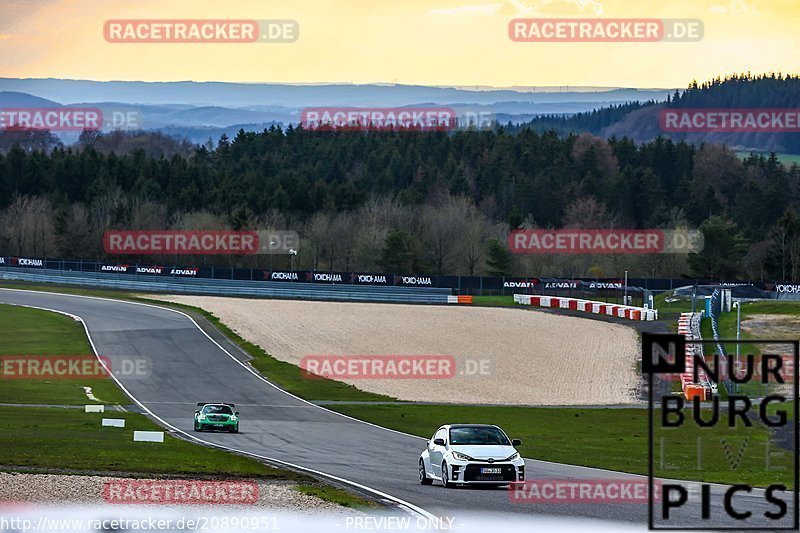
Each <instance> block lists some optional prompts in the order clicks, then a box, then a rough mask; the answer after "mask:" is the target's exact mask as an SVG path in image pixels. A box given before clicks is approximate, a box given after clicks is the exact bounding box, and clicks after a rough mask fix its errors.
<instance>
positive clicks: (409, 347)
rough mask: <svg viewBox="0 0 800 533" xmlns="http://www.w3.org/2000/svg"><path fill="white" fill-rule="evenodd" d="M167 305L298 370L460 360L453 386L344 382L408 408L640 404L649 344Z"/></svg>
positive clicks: (476, 316)
mask: <svg viewBox="0 0 800 533" xmlns="http://www.w3.org/2000/svg"><path fill="white" fill-rule="evenodd" d="M157 298H158V299H159V300H168V301H171V302H178V303H182V304H188V305H192V306H196V307H200V308H202V309H205V310H206V311H209V312H211V313H213V314H214V315H215V316H217V317H218V318H219V319H220V320H221V321H222V322H223V323H224V324H226V325H227V326H228V327H230V328H231V329H233V330H234V331H235V332H236V333H237V334H238V335H240V336H241V337H242V338H244V339H245V340H247V341H250V342H252V343H254V344H256V345H258V346H260V347H261V348H263V349H264V350H265V351H266V352H267V353H269V354H270V355H272V356H273V357H275V358H277V359H279V360H281V361H286V362H290V363H293V364H297V365H300V364H301V360H302V359H303V358H304V357H306V356H311V355H317V356H318V355H333V356H354V355H360V356H363V355H370V356H372V355H404V356H406V355H444V356H452V357H453V359H454V360H455V371H454V372H453V373H452V376H451V377H447V378H443V379H430V378H424V379H396V378H395V379H363V378H342V379H341V381H344V382H346V383H350V384H352V385H354V386H356V387H358V388H360V389H362V390H365V391H369V392H374V393H380V394H386V395H388V396H392V397H394V398H397V399H400V400H405V401H424V402H443V403H468V404H515V405H611V404H629V403H636V402H637V387H638V383H639V380H638V376H637V374H636V360H637V354H638V352H639V340H638V334H637V333H636V332H635V330H634V329H633V328H631V327H628V326H625V325H620V324H612V323H608V322H603V321H600V320H591V319H585V318H578V317H569V316H561V315H557V314H553V313H546V312H541V311H533V310H528V309H524V310H523V309H509V308H491V307H470V306H435V305H405V304H380V303H340V302H314V301H296V300H257V299H243V298H224V297H214V296H163V295H159V296H158V297H157ZM267 377H269V376H267ZM339 377H340V376H339ZM435 377H437V378H438V377H439V376H435Z"/></svg>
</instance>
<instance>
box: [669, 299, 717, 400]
mask: <svg viewBox="0 0 800 533" xmlns="http://www.w3.org/2000/svg"><path fill="white" fill-rule="evenodd" d="M702 318H703V314H702V313H681V316H680V317H679V318H678V333H680V334H681V335H684V336H685V337H686V339H687V340H689V341H692V340H694V341H699V340H702V337H701V335H700V320H701V319H702ZM695 355H698V356H700V357H702V356H703V345H702V344H700V343H687V344H686V354H685V357H686V371H685V372H684V373H683V374H681V375H680V380H681V388H682V389H683V395H684V396H685V397H686V399H687V400H691V399H692V398H695V397H697V398H700V400H701V401H705V400H710V399H711V396H712V395H713V394H715V393H716V392H717V387H716V385H715V384H713V383H711V380H710V379H709V378H708V376H707V375H706V373H705V371H704V370H703V369H702V368H700V369H698V371H697V381H695V379H694V356H695Z"/></svg>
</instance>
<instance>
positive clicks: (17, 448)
mask: <svg viewBox="0 0 800 533" xmlns="http://www.w3.org/2000/svg"><path fill="white" fill-rule="evenodd" d="M104 417H106V418H108V417H111V418H123V419H125V427H124V428H110V427H102V426H101V425H100V424H101V419H102V418H104ZM0 425H2V427H6V428H14V429H13V431H4V432H0V447H1V448H2V449H3V451H4V456H5V457H6V459H0V462H2V463H9V461H10V463H11V465H9V466H12V465H13V466H18V467H19V466H22V467H34V468H42V469H53V470H57V469H60V468H70V469H75V470H89V471H115V472H135V473H151V474H175V475H181V474H202V475H210V476H226V477H227V476H233V477H257V478H270V479H288V480H303V481H307V480H308V478H307V477H305V476H301V475H299V474H295V473H294V472H289V471H286V470H279V469H277V468H273V467H271V466H267V465H265V464H263V463H261V462H259V461H256V460H254V459H249V458H247V457H242V456H239V455H235V454H231V453H228V452H225V451H222V450H215V449H212V448H206V447H204V446H198V445H197V444H192V443H191V442H188V441H185V440H182V439H177V438H174V437H171V436H169V435H166V436H165V439H164V443H163V444H161V443H158V444H157V443H149V442H133V432H134V431H162V428H161V427H160V426H157V425H156V424H155V423H153V422H151V421H150V420H149V419H148V418H147V417H145V416H144V415H141V414H137V413H125V412H114V413H113V414H109V413H84V412H83V411H81V410H79V409H63V408H39V407H25V408H14V407H0Z"/></svg>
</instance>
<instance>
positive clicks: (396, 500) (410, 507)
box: [0, 288, 436, 519]
mask: <svg viewBox="0 0 800 533" xmlns="http://www.w3.org/2000/svg"><path fill="white" fill-rule="evenodd" d="M0 290H4V291H15V292H28V293H33V294H50V295H54V296H65V297H68V298H70V297H71V298H89V299H93V300H102V301H108V302H114V303H129V304H132V305H143V306H145V307H153V308H155V309H162V310H165V311H173V312H175V313H178V314H180V315H183V316H185V317H186V318H188V319H189V320H190V321H191V322H192V324H194V325H195V327H196V328H197V329H199V330H200V331H201V332H202V333H203V335H205V336H206V337H208V339H209V340H210V341H211V342H213V343H214V344H215V345H216V346H217V347H218V348H219V349H220V350H222V351H223V352H225V353H226V354H228V357H230V358H231V359H233V360H234V361H236V362H237V363H239V364H240V365H241V366H242V367H243V368H245V369H246V370H247V371H249V372H250V373H251V374H253V375H254V376H256V377H257V378H259V379H260V380H261V381H263V382H264V383H267V384H268V385H270V386H272V387H274V388H275V389H277V390H279V391H281V392H283V393H285V394H288V395H289V396H292V397H293V398H296V399H298V400H300V401H302V402H304V403H307V404H308V405H312V406H314V407H317V408H319V409H323V410H324V411H328V412H330V413H336V411H330V410H328V409H324V408H322V407H319V406H316V405H314V404H312V403H310V402H307V401H306V400H303V399H302V398H299V397H297V396H295V395H294V394H291V393H289V392H286V391H284V390H283V389H281V388H280V387H278V386H276V385H274V384H273V383H270V382H269V381H267V380H266V379H264V377H263V376H261V375H259V374H258V373H256V372H255V371H254V370H253V369H252V368H249V367H248V366H246V365H244V364H243V363H242V362H241V361H239V360H238V359H236V358H235V357H234V356H233V355H231V354H230V352H228V350H226V349H225V348H223V347H222V346H221V345H220V344H219V343H218V342H217V341H215V340H214V339H212V338H211V336H210V335H208V333H206V332H205V331H203V328H201V327H200V326H199V325H198V324H197V322H195V321H194V319H193V318H192V317H191V316H189V315H187V314H186V313H183V312H181V311H176V310H174V309H169V308H166V307H159V306H157V305H150V304H145V303H139V302H126V301H124V300H114V299H110V298H98V297H94V296H83V295H78V294H62V293H53V292H45V291H28V290H23V289H4V288H0ZM10 305H16V306H18V307H30V308H32V309H40V310H42V311H51V312H53V313H59V314H62V315H67V316H70V317H73V318H75V319H77V320H79V321H80V323H81V324H83V329H84V331H85V332H86V337H87V338H88V339H89V344H90V345H91V347H92V351H93V352H94V355H95V357H97V360H98V361H100V364H102V365H103V367H104V368H106V366H105V363H104V362H103V360H102V359H100V354H99V353H98V352H97V347H96V346H95V344H94V340H93V339H92V335H91V333H89V328H88V327H87V326H86V321H84V320H83V319H82V318H80V317H78V316H76V315H73V314H71V313H67V312H64V311H59V310H57V309H49V308H46V307H36V306H33V305H20V304H10ZM106 371H107V372H108V374H109V376H111V379H113V380H114V381H115V382H116V384H117V386H118V387H119V388H120V389H122V391H123V392H124V393H125V394H127V395H128V397H129V398H131V399H132V400H133V401H134V402H136V405H138V406H139V407H140V408H142V409H143V410H144V411H145V412H147V413H148V414H149V415H150V416H152V417H153V418H154V419H156V420H158V421H159V422H161V424H162V425H163V426H164V427H167V428H169V429H171V430H172V431H173V432H175V433H180V434H181V435H183V436H185V437H186V438H188V439H191V440H194V441H197V442H199V443H202V444H205V445H207V446H210V447H212V448H219V449H222V450H226V451H232V452H236V453H240V454H242V455H247V456H250V457H255V458H258V459H263V460H265V461H267V462H271V463H274V464H277V465H282V466H287V467H290V468H294V469H297V470H300V471H303V472H307V473H310V474H315V475H318V476H322V477H325V478H328V479H331V480H334V481H338V482H340V483H345V484H347V485H350V486H351V487H355V488H357V489H360V490H362V491H365V492H368V493H370V494H373V495H375V496H379V497H381V498H384V499H386V500H388V501H390V502H393V503H395V504H397V505H399V506H401V507H402V508H404V509H405V510H407V511H410V512H412V513H416V514H418V515H421V516H424V517H425V518H428V519H434V518H436V517H435V516H434V515H433V514H432V513H430V512H428V511H426V510H425V509H423V508H421V507H417V506H416V505H414V504H413V503H410V502H407V501H405V500H401V499H400V498H397V497H395V496H392V495H390V494H386V493H385V492H381V491H379V490H377V489H373V488H372V487H367V486H366V485H362V484H360V483H356V482H355V481H351V480H349V479H345V478H342V477H339V476H334V475H333V474H328V473H326V472H321V471H319V470H314V469H312V468H306V467H304V466H300V465H296V464H293V463H289V462H287V461H281V460H280V459H274V458H272V457H267V456H264V455H259V454H256V453H252V452H248V451H245V450H239V449H237V448H233V447H230V446H224V445H222V444H216V443H214V442H210V441H206V440H203V439H201V438H198V437H196V436H194V435H192V434H191V433H187V432H186V431H183V430H182V429H179V428H177V427H175V426H173V425H172V424H170V423H168V422H167V421H166V420H164V419H163V418H161V417H160V416H158V415H156V414H155V413H154V412H152V411H151V410H150V409H148V408H147V406H145V405H144V404H143V403H142V402H140V401H139V400H138V399H137V398H136V397H135V396H134V395H133V394H131V392H130V391H129V390H128V389H126V388H125V386H124V385H123V384H122V383H121V382H120V380H119V379H118V378H117V376H115V375H114V373H113V372H111V370H110V369H108V368H106ZM336 414H339V415H340V413H336ZM341 416H343V417H345V418H349V419H351V420H355V421H357V422H362V423H364V424H368V425H370V426H374V427H376V428H380V429H384V430H386V431H392V432H394V433H401V434H403V435H407V433H402V432H400V431H395V430H392V429H388V428H382V427H381V426H378V425H375V424H370V423H369V422H364V421H363V420H358V419H356V418H352V417H349V416H346V415H341ZM411 436H412V437H413V436H414V435H411ZM416 438H420V439H421V438H422V437H416Z"/></svg>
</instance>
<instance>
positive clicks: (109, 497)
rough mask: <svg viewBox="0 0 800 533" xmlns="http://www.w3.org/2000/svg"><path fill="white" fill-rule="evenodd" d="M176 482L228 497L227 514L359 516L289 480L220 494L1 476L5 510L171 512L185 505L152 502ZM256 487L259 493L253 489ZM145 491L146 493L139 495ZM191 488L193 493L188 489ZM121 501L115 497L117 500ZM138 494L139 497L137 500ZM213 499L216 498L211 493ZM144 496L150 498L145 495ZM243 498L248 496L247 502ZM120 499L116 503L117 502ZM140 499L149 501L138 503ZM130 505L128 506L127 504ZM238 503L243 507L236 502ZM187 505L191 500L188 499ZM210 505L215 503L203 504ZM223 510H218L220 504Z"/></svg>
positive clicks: (97, 479) (106, 480)
mask: <svg viewBox="0 0 800 533" xmlns="http://www.w3.org/2000/svg"><path fill="white" fill-rule="evenodd" d="M173 483H180V484H183V485H184V487H185V490H186V491H187V492H186V494H192V493H191V492H189V491H191V490H192V487H196V488H195V490H202V487H203V484H204V483H205V484H208V485H210V486H212V487H213V488H214V491H215V492H214V493H213V494H214V495H212V496H210V498H211V502H213V503H217V502H222V501H223V500H224V496H220V494H223V495H224V494H228V495H229V496H228V497H229V498H230V500H229V502H226V503H222V504H220V505H218V506H219V507H220V509H221V510H224V511H235V510H236V509H239V510H254V509H264V508H268V509H273V510H280V511H288V512H291V511H302V512H303V513H314V512H319V513H349V514H353V513H354V512H356V513H358V512H357V511H353V510H352V509H348V508H346V507H342V506H340V505H338V504H335V503H332V502H328V501H325V500H322V499H320V498H317V497H315V496H310V495H307V494H302V493H300V492H298V491H296V490H294V488H293V487H294V486H295V484H294V483H292V482H288V481H283V482H280V481H263V480H251V481H248V480H239V479H237V480H231V481H228V482H222V483H231V484H233V485H232V486H231V485H229V487H231V488H229V489H225V491H226V492H222V493H220V492H218V491H216V487H217V485H215V482H213V481H203V480H197V479H190V480H176V479H158V480H156V479H152V478H141V479H135V478H117V477H105V476H84V475H60V474H27V473H12V472H0V506H3V505H8V504H47V505H66V504H70V505H72V504H75V505H80V504H83V505H91V506H96V505H98V504H101V505H102V504H108V505H119V504H124V505H159V506H168V507H169V508H171V509H176V510H177V509H180V508H182V505H183V504H182V503H181V502H180V501H175V500H172V501H171V502H170V503H168V504H164V503H155V502H153V501H147V498H150V497H151V495H152V494H156V493H155V492H154V490H155V489H156V488H159V487H160V490H161V491H162V492H161V493H160V494H166V491H165V488H164V487H166V486H167V485H170V484H173ZM107 484H113V486H114V487H115V488H116V490H117V492H115V493H112V492H111V489H107V488H106V487H107ZM253 484H255V485H256V486H257V489H254V488H253ZM241 485H247V486H248V487H249V489H248V491H247V492H245V491H244V490H242V489H239V490H238V491H237V489H236V487H238V486H241ZM142 486H144V487H145V489H146V490H145V491H141V490H138V488H139V487H142ZM186 487H188V488H186ZM115 494H118V495H119V496H117V497H115V496H114V495H115ZM137 494H138V495H139V496H137ZM207 494H210V493H207ZM141 495H144V496H141ZM241 495H246V497H245V498H243V499H244V501H243V499H242V497H241ZM115 498H116V499H115ZM136 498H144V499H142V500H137V499H136ZM123 500H124V501H123ZM234 500H237V503H234ZM184 501H185V500H184ZM202 505H205V506H209V505H212V503H202ZM215 507H217V505H215Z"/></svg>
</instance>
